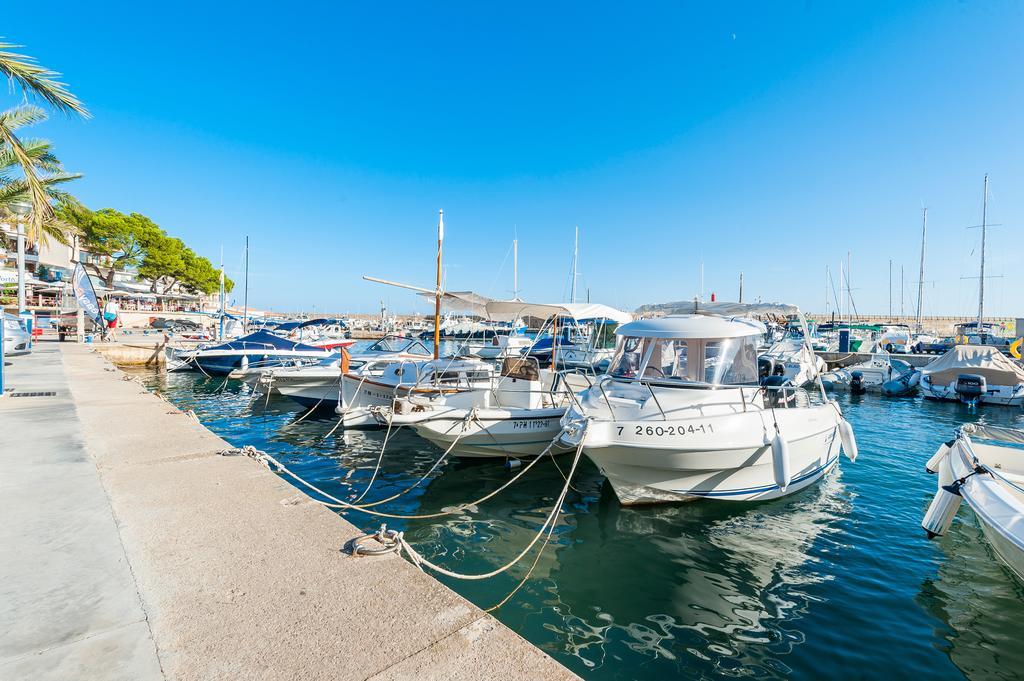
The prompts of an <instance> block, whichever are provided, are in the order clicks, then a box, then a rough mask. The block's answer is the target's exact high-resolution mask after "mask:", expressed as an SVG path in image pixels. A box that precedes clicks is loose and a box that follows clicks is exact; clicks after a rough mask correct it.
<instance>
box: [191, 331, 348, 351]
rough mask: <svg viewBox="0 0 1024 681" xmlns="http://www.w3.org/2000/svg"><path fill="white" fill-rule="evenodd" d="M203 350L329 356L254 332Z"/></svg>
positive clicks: (270, 334)
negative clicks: (287, 352)
mask: <svg viewBox="0 0 1024 681" xmlns="http://www.w3.org/2000/svg"><path fill="white" fill-rule="evenodd" d="M203 349H204V350H295V351H298V352H313V353H317V352H319V353H323V354H329V352H328V351H327V350H324V349H323V348H318V347H316V346H313V345H303V344H302V343H296V342H295V341H290V340H288V339H287V338H281V337H280V336H275V335H274V334H272V333H268V332H267V331H256V332H255V333H250V334H249V335H248V336H242V337H241V338H236V339H234V340H231V341H228V342H227V343H221V344H220V345H214V346H212V347H209V348H203Z"/></svg>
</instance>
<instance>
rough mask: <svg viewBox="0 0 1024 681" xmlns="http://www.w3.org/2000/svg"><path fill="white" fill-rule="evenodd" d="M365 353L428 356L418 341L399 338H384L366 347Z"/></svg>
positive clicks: (424, 347)
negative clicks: (402, 353) (401, 353)
mask: <svg viewBox="0 0 1024 681" xmlns="http://www.w3.org/2000/svg"><path fill="white" fill-rule="evenodd" d="M366 350H367V352H405V353H409V354H415V355H429V354H430V351H429V350H427V346H425V345H423V343H421V342H419V341H418V340H413V339H411V338H400V337H398V336H385V337H384V338H381V339H380V340H379V341H377V342H376V343H374V344H373V345H371V346H370V347H368V348H367V349H366Z"/></svg>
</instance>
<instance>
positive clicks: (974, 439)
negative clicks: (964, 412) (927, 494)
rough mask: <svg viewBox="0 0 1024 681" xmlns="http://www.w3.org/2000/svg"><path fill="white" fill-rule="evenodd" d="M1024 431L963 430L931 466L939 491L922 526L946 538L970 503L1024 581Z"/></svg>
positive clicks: (992, 541) (1004, 558)
mask: <svg viewBox="0 0 1024 681" xmlns="http://www.w3.org/2000/svg"><path fill="white" fill-rule="evenodd" d="M1022 446H1024V431H1021V430H1016V429H1012V428H996V427H992V426H983V425H978V424H967V425H965V426H962V427H961V428H960V429H959V430H958V431H957V434H956V437H955V438H954V439H953V440H951V441H949V442H947V443H945V444H943V445H941V446H940V447H939V449H938V451H937V452H935V454H934V455H933V456H932V458H931V459H930V460H929V461H928V464H927V466H926V469H927V470H928V472H929V473H937V474H938V480H937V482H938V490H937V491H936V493H935V497H934V499H932V503H931V505H929V507H928V511H927V513H926V514H925V517H924V520H923V521H922V523H921V525H922V527H924V529H925V531H927V532H928V536H929V537H936V536H939V535H943V534H945V533H946V531H947V530H948V529H949V527H950V525H951V524H952V523H953V519H954V517H955V516H956V513H957V510H958V509H959V507H960V504H961V502H963V501H966V502H967V505H968V506H970V508H971V510H972V511H974V513H975V515H976V516H977V517H978V519H979V520H980V521H981V527H982V530H983V532H984V533H985V538H986V539H987V540H988V542H989V544H990V545H991V547H992V550H993V551H994V552H995V554H996V555H997V556H998V557H999V559H1000V560H1001V561H1003V563H1005V564H1006V566H1007V567H1009V568H1010V570H1011V571H1012V572H1013V573H1014V574H1015V575H1016V576H1017V578H1018V579H1021V580H1024V449H1022Z"/></svg>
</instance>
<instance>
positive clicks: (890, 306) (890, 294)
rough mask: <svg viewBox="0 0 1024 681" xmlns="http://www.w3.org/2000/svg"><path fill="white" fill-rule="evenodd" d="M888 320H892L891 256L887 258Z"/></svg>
mask: <svg viewBox="0 0 1024 681" xmlns="http://www.w3.org/2000/svg"><path fill="white" fill-rule="evenodd" d="M889 320H890V321H892V258H889Z"/></svg>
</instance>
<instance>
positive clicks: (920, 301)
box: [917, 208, 928, 333]
mask: <svg viewBox="0 0 1024 681" xmlns="http://www.w3.org/2000/svg"><path fill="white" fill-rule="evenodd" d="M922 212H923V216H922V218H921V271H920V273H919V274H918V277H917V332H918V333H920V332H921V331H922V329H921V321H922V319H923V317H922V315H923V313H924V246H925V240H926V239H927V238H928V209H927V208H925V209H923V211H922Z"/></svg>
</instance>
